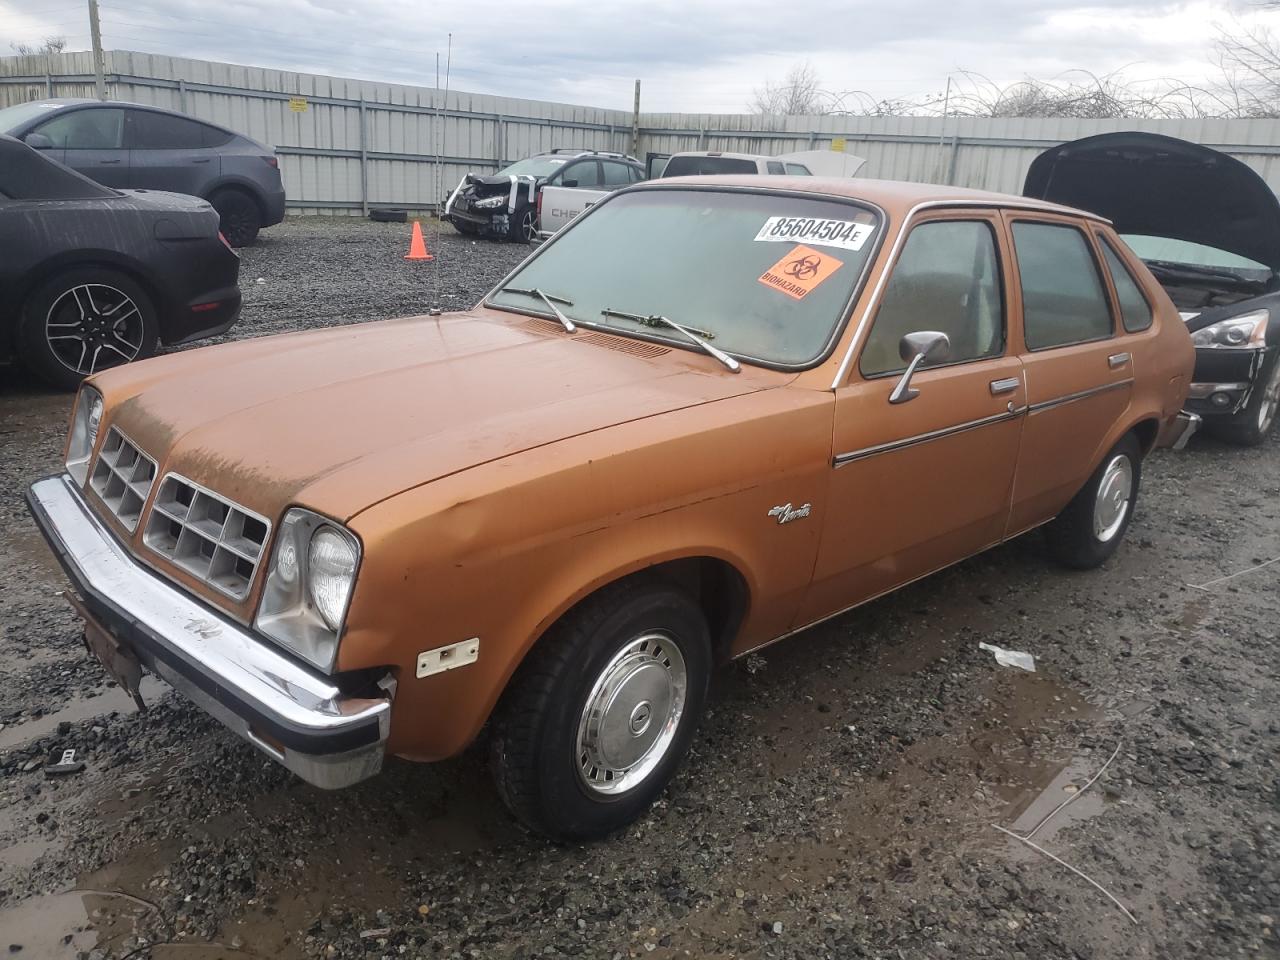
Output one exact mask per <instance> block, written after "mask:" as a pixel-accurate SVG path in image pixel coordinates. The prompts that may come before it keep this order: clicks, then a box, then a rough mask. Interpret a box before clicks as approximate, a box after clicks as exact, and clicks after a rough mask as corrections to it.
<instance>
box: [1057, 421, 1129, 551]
mask: <svg viewBox="0 0 1280 960" xmlns="http://www.w3.org/2000/svg"><path fill="white" fill-rule="evenodd" d="M1141 477H1142V448H1141V447H1140V446H1139V445H1138V440H1137V438H1136V437H1135V436H1134V435H1133V434H1131V433H1130V434H1126V435H1125V436H1124V437H1123V438H1122V439H1121V440H1120V442H1119V443H1117V444H1116V445H1115V446H1114V447H1112V448H1111V452H1110V453H1108V454H1107V455H1106V456H1105V457H1103V459H1102V463H1101V465H1100V466H1099V467H1098V469H1097V470H1095V471H1094V472H1093V476H1091V477H1090V478H1089V481H1088V482H1087V483H1086V484H1085V485H1084V487H1083V488H1082V489H1081V490H1080V492H1079V493H1077V494H1076V495H1075V497H1074V498H1073V499H1072V501H1071V502H1070V503H1069V504H1067V508H1066V509H1065V510H1063V511H1062V513H1060V514H1058V516H1057V517H1056V518H1055V519H1054V520H1053V521H1052V522H1051V523H1049V525H1048V526H1046V527H1045V539H1046V540H1047V541H1048V543H1049V549H1050V551H1051V552H1052V553H1053V555H1054V558H1055V559H1057V560H1058V562H1059V563H1062V564H1063V565H1065V566H1068V567H1072V568H1074V569H1076V570H1090V569H1092V568H1094V567H1097V566H1100V565H1101V564H1103V563H1104V562H1105V561H1106V560H1107V558H1109V557H1110V556H1111V555H1112V554H1113V553H1115V552H1116V548H1117V547H1118V546H1119V545H1120V541H1121V540H1122V539H1123V538H1124V534H1125V531H1126V530H1128V529H1129V521H1130V520H1131V519H1132V518H1133V508H1134V504H1136V503H1137V500H1138V484H1139V481H1140V480H1141Z"/></svg>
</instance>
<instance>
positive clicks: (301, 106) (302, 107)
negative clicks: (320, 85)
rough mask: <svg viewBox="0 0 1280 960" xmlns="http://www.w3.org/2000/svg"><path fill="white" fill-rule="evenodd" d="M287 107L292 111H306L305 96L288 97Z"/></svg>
mask: <svg viewBox="0 0 1280 960" xmlns="http://www.w3.org/2000/svg"><path fill="white" fill-rule="evenodd" d="M289 109H290V110H292V111H293V112H294V113H306V112H307V98H306V97H290V98H289Z"/></svg>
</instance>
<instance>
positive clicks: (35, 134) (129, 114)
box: [0, 99, 285, 247]
mask: <svg viewBox="0 0 1280 960" xmlns="http://www.w3.org/2000/svg"><path fill="white" fill-rule="evenodd" d="M0 133H6V134H8V135H9V136H11V137H16V138H17V139H19V140H23V141H25V142H26V143H27V145H28V146H31V147H35V148H36V149H37V150H41V151H43V152H44V153H45V154H46V155H47V156H49V157H52V158H53V159H54V160H58V161H60V162H61V163H65V164H66V165H67V166H69V167H71V168H72V169H73V170H77V171H79V172H80V173H83V174H84V175H85V176H87V177H90V178H92V179H94V180H97V181H98V182H99V183H101V184H103V185H104V186H108V187H117V188H126V189H146V190H168V191H171V192H173V193H189V194H191V195H192V196H196V197H202V198H203V199H205V200H208V201H209V202H210V203H211V204H213V207H214V209H216V210H217V211H218V215H219V217H220V218H221V230H222V234H223V236H225V237H226V238H227V241H228V242H229V243H231V244H232V245H233V246H237V247H242V246H247V245H248V244H251V243H253V241H254V240H255V239H256V238H257V236H258V230H259V229H261V228H262V227H268V226H271V225H272V224H275V223H279V222H280V221H281V220H283V219H284V206H285V204H284V184H283V183H282V182H281V180H280V164H279V161H278V160H277V158H276V155H275V151H274V150H272V149H271V148H269V147H265V146H263V145H262V144H260V143H258V142H257V141H256V140H250V139H249V138H248V137H245V136H241V135H240V134H238V133H235V132H234V131H231V130H227V129H226V128H224V127H219V126H217V125H215V124H212V123H206V122H204V121H202V120H193V119H192V118H191V117H188V116H185V115H184V114H181V113H175V112H174V111H172V110H163V109H161V108H159V107H149V106H145V105H144V104H139V103H119V102H102V101H98V100H79V99H51V100H38V101H33V102H30V103H22V104H18V105H17V106H13V107H7V108H6V109H4V110H0Z"/></svg>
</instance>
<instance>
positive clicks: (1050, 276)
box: [1013, 220, 1112, 350]
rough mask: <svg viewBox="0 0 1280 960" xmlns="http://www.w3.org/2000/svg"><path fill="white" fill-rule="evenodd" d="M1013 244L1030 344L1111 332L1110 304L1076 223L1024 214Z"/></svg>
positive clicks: (1101, 336)
mask: <svg viewBox="0 0 1280 960" xmlns="http://www.w3.org/2000/svg"><path fill="white" fill-rule="evenodd" d="M1013 245H1014V250H1015V251H1016V252H1017V255H1018V274H1019V276H1020V278H1021V281H1022V316H1023V326H1024V329H1025V332H1026V339H1027V347H1028V348H1030V349H1032V350H1045V349H1047V348H1049V347H1062V346H1066V345H1067V344H1072V343H1084V342H1086V341H1089V340H1102V339H1105V338H1106V337H1109V336H1111V334H1112V323H1111V309H1110V307H1109V306H1108V305H1107V295H1106V292H1105V291H1104V289H1103V286H1102V277H1101V275H1100V274H1099V273H1098V265H1097V264H1096V263H1095V262H1094V259H1093V254H1092V253H1091V252H1090V251H1089V243H1088V241H1087V240H1086V239H1085V236H1084V234H1083V233H1081V232H1080V231H1079V230H1077V229H1076V228H1075V227H1069V226H1065V225H1062V224H1056V223H1031V222H1028V221H1025V220H1020V221H1018V222H1016V223H1014V225H1013Z"/></svg>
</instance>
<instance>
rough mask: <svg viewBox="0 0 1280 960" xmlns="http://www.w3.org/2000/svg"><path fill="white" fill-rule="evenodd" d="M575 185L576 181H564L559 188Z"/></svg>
mask: <svg viewBox="0 0 1280 960" xmlns="http://www.w3.org/2000/svg"><path fill="white" fill-rule="evenodd" d="M577 185H578V181H577V180H565V181H564V182H563V183H561V184H560V186H562V187H576V186H577Z"/></svg>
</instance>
